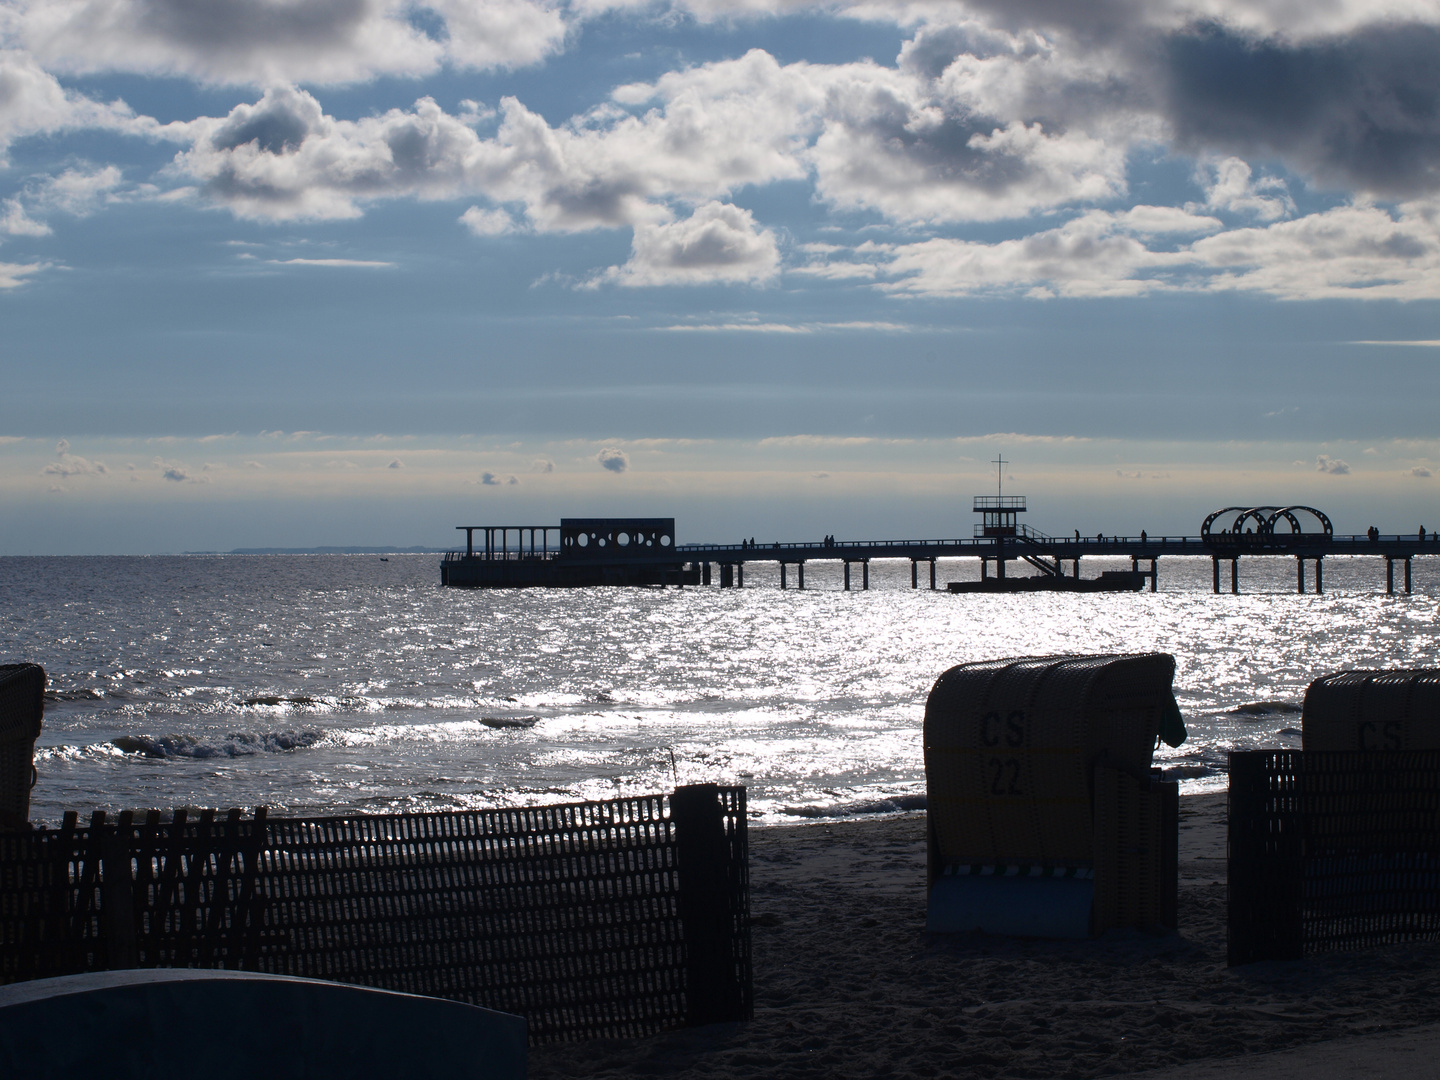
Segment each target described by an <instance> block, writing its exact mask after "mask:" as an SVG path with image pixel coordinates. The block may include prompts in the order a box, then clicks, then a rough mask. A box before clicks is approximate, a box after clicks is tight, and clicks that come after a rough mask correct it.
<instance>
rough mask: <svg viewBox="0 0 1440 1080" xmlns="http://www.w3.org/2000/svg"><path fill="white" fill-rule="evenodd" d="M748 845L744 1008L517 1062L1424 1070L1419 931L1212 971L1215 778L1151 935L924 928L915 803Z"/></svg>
mask: <svg viewBox="0 0 1440 1080" xmlns="http://www.w3.org/2000/svg"><path fill="white" fill-rule="evenodd" d="M750 843H751V910H752V919H753V921H754V926H753V931H752V933H753V941H754V963H755V1019H754V1020H753V1021H751V1022H749V1023H744V1024H722V1025H714V1026H711V1027H706V1028H692V1029H687V1030H682V1031H676V1032H670V1033H666V1034H662V1035H659V1036H656V1037H654V1038H650V1039H638V1040H614V1041H597V1042H588V1043H571V1044H564V1045H557V1046H544V1047H537V1048H534V1049H532V1050H531V1053H530V1076H531V1077H533V1078H536V1080H541V1078H549V1077H556V1078H559V1077H566V1078H578V1077H621V1076H666V1077H672V1076H673V1077H712V1078H717V1080H720V1078H734V1080H739V1078H748V1077H771V1078H780V1080H788V1078H792V1077H793V1078H802V1077H804V1078H810V1077H815V1078H820V1077H901V1078H905V1077H942V1076H962V1077H984V1078H990V1077H1045V1078H1050V1077H1093V1076H1113V1075H1117V1074H1128V1073H1137V1072H1147V1071H1152V1070H1153V1071H1155V1073H1154V1076H1155V1080H1161V1078H1165V1080H1171V1078H1173V1080H1207V1078H1214V1077H1218V1076H1220V1075H1222V1073H1223V1075H1225V1076H1227V1077H1232V1076H1235V1077H1249V1076H1252V1075H1253V1076H1255V1077H1259V1076H1260V1075H1262V1073H1263V1075H1265V1076H1266V1077H1270V1078H1272V1080H1273V1078H1276V1077H1290V1076H1293V1077H1300V1076H1302V1075H1303V1076H1307V1077H1322V1078H1323V1077H1339V1076H1361V1075H1365V1076H1386V1077H1396V1078H1399V1077H1409V1076H1419V1075H1421V1073H1420V1072H1418V1071H1413V1072H1412V1071H1406V1070H1407V1069H1418V1068H1420V1067H1422V1065H1423V1067H1424V1069H1425V1070H1426V1072H1425V1075H1427V1076H1428V1075H1432V1072H1433V1071H1440V1064H1436V1062H1437V1058H1436V1056H1435V1053H1436V1051H1437V1050H1440V1028H1435V1029H1429V1028H1427V1027H1425V1025H1432V1024H1436V1023H1437V1022H1440V964H1437V963H1436V961H1437V960H1440V949H1437V947H1435V946H1428V945H1420V946H1410V947H1391V948H1386V949H1379V950H1370V951H1365V952H1348V953H1332V954H1327V955H1323V956H1317V957H1313V958H1310V959H1307V960H1304V961H1297V962H1293V963H1263V964H1254V965H1249V966H1246V967H1242V968H1234V969H1231V968H1227V967H1226V966H1225V796H1224V795H1223V794H1209V795H1196V796H1188V797H1185V798H1183V799H1182V800H1181V819H1180V899H1179V923H1180V926H1179V932H1178V933H1175V934H1167V935H1159V934H1147V933H1140V932H1135V931H1114V932H1111V933H1108V934H1106V935H1105V936H1103V937H1101V938H1099V939H1097V940H1094V941H1065V942H1054V941H1019V940H1011V939H1006V938H998V937H991V936H986V935H979V934H965V935H928V934H926V933H925V817H924V815H923V814H913V815H906V816H903V817H893V818H885V819H880V820H873V821H854V822H839V823H830V824H814V825H797V826H785V827H777V828H764V829H752V830H751V833H750ZM1377 1033H1379V1034H1377ZM1386 1033H1388V1034H1386ZM1315 1044H1324V1045H1319V1046H1317V1045H1315ZM1292 1048H1301V1049H1292ZM1275 1051H1282V1052H1280V1053H1274V1052H1275ZM1256 1055H1264V1056H1260V1057H1257V1056H1256ZM1236 1059H1242V1060H1236ZM1365 1061H1369V1062H1370V1065H1369V1066H1368V1067H1362V1066H1361V1064H1360V1063H1361V1062H1365ZM1386 1062H1391V1063H1392V1064H1391V1065H1384V1063H1386ZM1345 1063H1349V1064H1348V1065H1346V1064H1345ZM1407 1063H1408V1064H1407ZM1382 1065H1383V1066H1384V1067H1382ZM1222 1066H1223V1067H1222ZM1237 1068H1238V1069H1243V1070H1244V1071H1240V1072H1236V1071H1234V1070H1235V1069H1237Z"/></svg>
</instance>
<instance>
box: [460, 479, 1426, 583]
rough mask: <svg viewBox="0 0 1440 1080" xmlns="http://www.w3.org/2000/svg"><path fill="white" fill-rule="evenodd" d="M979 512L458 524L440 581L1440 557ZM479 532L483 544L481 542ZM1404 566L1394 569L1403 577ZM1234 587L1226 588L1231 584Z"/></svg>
mask: <svg viewBox="0 0 1440 1080" xmlns="http://www.w3.org/2000/svg"><path fill="white" fill-rule="evenodd" d="M973 509H974V512H975V513H977V514H979V515H981V520H980V521H979V522H977V524H976V525H975V530H974V531H975V534H974V535H973V536H968V537H957V538H952V539H939V540H906V539H895V540H838V539H835V538H833V537H825V538H824V539H822V540H819V541H809V542H798V543H782V542H780V541H774V542H770V543H760V542H755V541H752V540H742V541H740V542H739V543H731V544H677V543H675V522H674V519H673V518H567V519H563V520H562V521H561V524H560V525H558V526H555V525H549V526H541V525H535V526H530V525H525V526H515V525H510V526H483V525H461V526H457V528H459V529H461V530H462V531H464V532H465V534H466V541H467V542H466V550H465V551H463V552H461V551H452V552H449V553H448V554H446V556H445V559H444V562H443V563H442V564H441V581H442V583H443V584H445V585H455V586H467V587H476V588H506V587H509V588H516V587H526V586H562V587H563V586H583V585H660V586H664V585H675V586H680V587H684V586H707V585H708V586H718V587H719V588H737V589H741V588H744V587H745V569H746V567H747V566H749V565H750V564H752V563H776V564H778V565H779V568H780V587H781V588H782V589H788V588H790V587H791V579H792V577H793V581H794V587H795V588H797V589H804V588H805V567H806V565H807V564H808V563H812V562H831V563H835V562H838V563H841V564H842V566H843V578H842V580H843V582H844V588H845V590H846V591H849V590H851V589H852V588H854V587H858V588H859V589H861V590H865V589H868V588H869V587H870V564H871V562H873V561H876V560H879V559H908V560H909V561H910V586H911V588H915V589H919V588H921V587H922V583H923V584H924V585H926V586H928V587H929V588H931V589H938V588H941V587H942V586H941V584H940V583H939V582H938V580H937V565H936V564H937V562H938V561H939V560H940V559H978V560H979V561H980V574H981V578H982V580H984V579H987V578H989V577H991V575H993V576H994V577H995V578H997V579H1004V578H1005V577H1006V575H1007V566H1013V565H1014V564H1015V563H1025V564H1026V565H1027V566H1028V567H1030V568H1031V569H1032V570H1033V571H1035V572H1038V573H1039V574H1042V575H1050V576H1053V577H1062V578H1063V577H1067V576H1068V577H1076V578H1078V577H1079V576H1080V562H1081V560H1082V559H1086V558H1096V557H1106V558H1115V557H1119V558H1128V559H1129V560H1130V569H1131V571H1132V572H1133V573H1135V574H1138V575H1141V576H1142V577H1143V579H1144V580H1145V583H1146V584H1148V586H1149V589H1150V591H1151V592H1155V591H1157V590H1158V588H1159V581H1160V559H1162V558H1164V557H1166V556H1191V557H1194V556H1206V557H1209V559H1210V560H1211V563H1212V569H1213V577H1212V580H1213V591H1214V592H1216V593H1220V592H1222V591H1228V592H1231V593H1238V592H1239V591H1240V560H1241V559H1242V558H1245V557H1256V556H1270V557H1274V556H1284V557H1288V558H1293V559H1294V560H1295V589H1296V592H1297V593H1306V592H1315V593H1321V592H1323V591H1324V562H1325V560H1326V559H1327V558H1330V557H1332V556H1338V555H1368V556H1373V557H1377V558H1383V559H1384V560H1385V592H1386V593H1388V594H1394V593H1395V592H1396V591H1397V585H1398V587H1399V588H1400V589H1403V591H1404V592H1405V593H1407V594H1408V593H1410V592H1411V591H1412V589H1411V580H1412V578H1411V562H1412V560H1413V559H1415V558H1416V557H1418V556H1422V555H1440V536H1437V534H1436V533H1433V532H1431V533H1425V532H1424V531H1423V530H1417V531H1416V532H1414V533H1411V534H1409V535H1405V534H1381V533H1379V532H1378V531H1376V530H1371V531H1370V532H1368V533H1366V534H1364V535H1360V536H1338V535H1335V533H1334V529H1333V528H1332V526H1331V524H1330V519H1329V518H1328V517H1326V516H1325V515H1324V514H1323V513H1321V512H1320V511H1318V510H1315V509H1313V508H1312V507H1305V506H1284V507H1273V506H1258V507H1226V508H1225V509H1223V510H1217V511H1215V512H1214V513H1212V514H1211V515H1209V516H1208V517H1207V518H1206V519H1205V522H1204V524H1203V525H1202V526H1201V530H1200V533H1199V535H1195V536H1151V535H1149V534H1148V533H1147V532H1144V531H1142V532H1141V533H1140V535H1139V536H1106V535H1104V534H1098V535H1095V536H1081V535H1079V533H1076V534H1074V535H1073V536H1068V537H1067V536H1048V535H1046V534H1044V533H1042V532H1039V531H1037V530H1035V529H1032V528H1031V527H1030V526H1028V525H1025V524H1022V523H1020V522H1018V521H1017V520H1016V515H1018V514H1020V513H1024V512H1025V509H1026V506H1025V497H1024V496H977V497H976V499H975V505H974V507H973ZM477 538H478V542H477ZM1397 570H1398V571H1399V573H1398V574H1397ZM1227 578H1228V589H1227V588H1222V585H1226V584H1227V582H1226V580H1225V579H1227Z"/></svg>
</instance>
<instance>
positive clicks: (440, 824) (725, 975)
mask: <svg viewBox="0 0 1440 1080" xmlns="http://www.w3.org/2000/svg"><path fill="white" fill-rule="evenodd" d="M136 967H199V968H225V969H232V970H245V971H263V972H269V973H272V974H279V975H296V976H304V977H308V978H317V979H326V980H331V981H335V982H347V983H357V984H361V985H365V986H374V987H379V988H383V989H387V990H398V991H403V992H406V993H413V994H423V995H426V996H431V997H443V998H451V999H454V1000H458V1001H465V1002H469V1003H471V1004H474V1005H483V1006H486V1007H489V1008H493V1009H499V1010H502V1011H504V1012H510V1013H516V1014H518V1015H521V1016H523V1017H525V1019H526V1020H527V1022H528V1026H529V1033H530V1039H531V1041H532V1042H535V1043H543V1042H554V1041H560V1040H568V1039H586V1038H600V1037H607V1038H624V1037H634V1036H641V1035H647V1034H651V1033H653V1032H656V1031H659V1030H662V1029H665V1028H670V1027H676V1026H681V1025H684V1024H705V1023H713V1022H717V1021H724V1020H743V1019H747V1018H749V1016H750V1015H751V1013H752V1012H753V994H752V980H751V967H750V930H749V870H748V846H747V839H746V808H745V789H744V788H740V787H734V788H732V787H716V786H715V785H697V786H692V787H684V788H679V789H677V790H676V791H675V792H673V793H672V794H670V795H651V796H644V797H640V798H630V799H614V800H611V801H608V802H598V803H576V804H570V805H565V806H541V807H530V808H515V809H503V810H476V811H457V812H450V813H434V814H396V815H383V816H382V815H377V816H358V817H346V818H268V817H267V816H266V814H265V813H264V811H263V810H259V811H257V812H256V813H255V815H254V816H253V817H251V818H244V817H242V815H241V814H240V813H239V811H231V812H230V814H229V815H228V816H225V817H217V816H216V815H215V814H214V812H213V811H207V812H205V813H203V814H200V815H198V816H197V817H193V818H192V817H188V816H187V814H186V813H185V812H184V811H181V810H177V811H176V812H175V813H174V814H173V815H172V816H170V817H169V818H165V819H162V817H161V815H160V814H159V813H158V812H151V813H150V814H148V815H143V816H140V817H137V816H135V815H133V814H130V813H123V814H121V815H119V818H118V820H116V819H109V818H107V816H106V815H105V814H104V813H101V812H97V813H96V814H95V815H94V816H93V817H92V818H91V820H90V822H89V824H88V825H84V826H82V825H81V824H80V823H79V822H78V820H77V818H76V817H75V815H74V814H69V815H67V816H66V819H65V822H64V824H63V825H62V826H61V827H60V828H58V829H40V830H35V831H28V830H26V831H14V832H3V833H0V983H5V982H17V981H22V980H26V979H37V978H45V977H49V976H54V975H68V974H76V973H80V972H86V971H101V970H106V969H112V968H136Z"/></svg>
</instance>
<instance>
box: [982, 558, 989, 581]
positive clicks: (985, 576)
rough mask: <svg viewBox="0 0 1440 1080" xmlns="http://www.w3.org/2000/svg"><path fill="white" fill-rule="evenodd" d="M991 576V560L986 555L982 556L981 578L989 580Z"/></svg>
mask: <svg viewBox="0 0 1440 1080" xmlns="http://www.w3.org/2000/svg"><path fill="white" fill-rule="evenodd" d="M989 578H990V560H989V559H987V558H986V557H985V556H984V555H981V556H980V580H981V581H988V580H989Z"/></svg>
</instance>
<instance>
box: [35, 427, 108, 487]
mask: <svg viewBox="0 0 1440 1080" xmlns="http://www.w3.org/2000/svg"><path fill="white" fill-rule="evenodd" d="M109 472H110V470H109V468H107V467H106V465H105V463H104V462H103V461H87V460H86V459H85V458H83V457H79V456H77V455H75V454H72V453H70V441H69V440H68V439H60V440H59V441H57V442H56V443H55V460H54V461H52V462H49V463H48V464H46V465H45V466H44V467H43V468H42V469H41V470H40V473H41V475H42V476H54V477H56V478H57V481H56V483H55V484H54V485H52V486H51V489H50V490H51V491H64V490H65V489H64V487H62V486H60V482H61V481H64V480H68V479H70V478H71V477H74V476H105V475H106V474H108V473H109Z"/></svg>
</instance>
